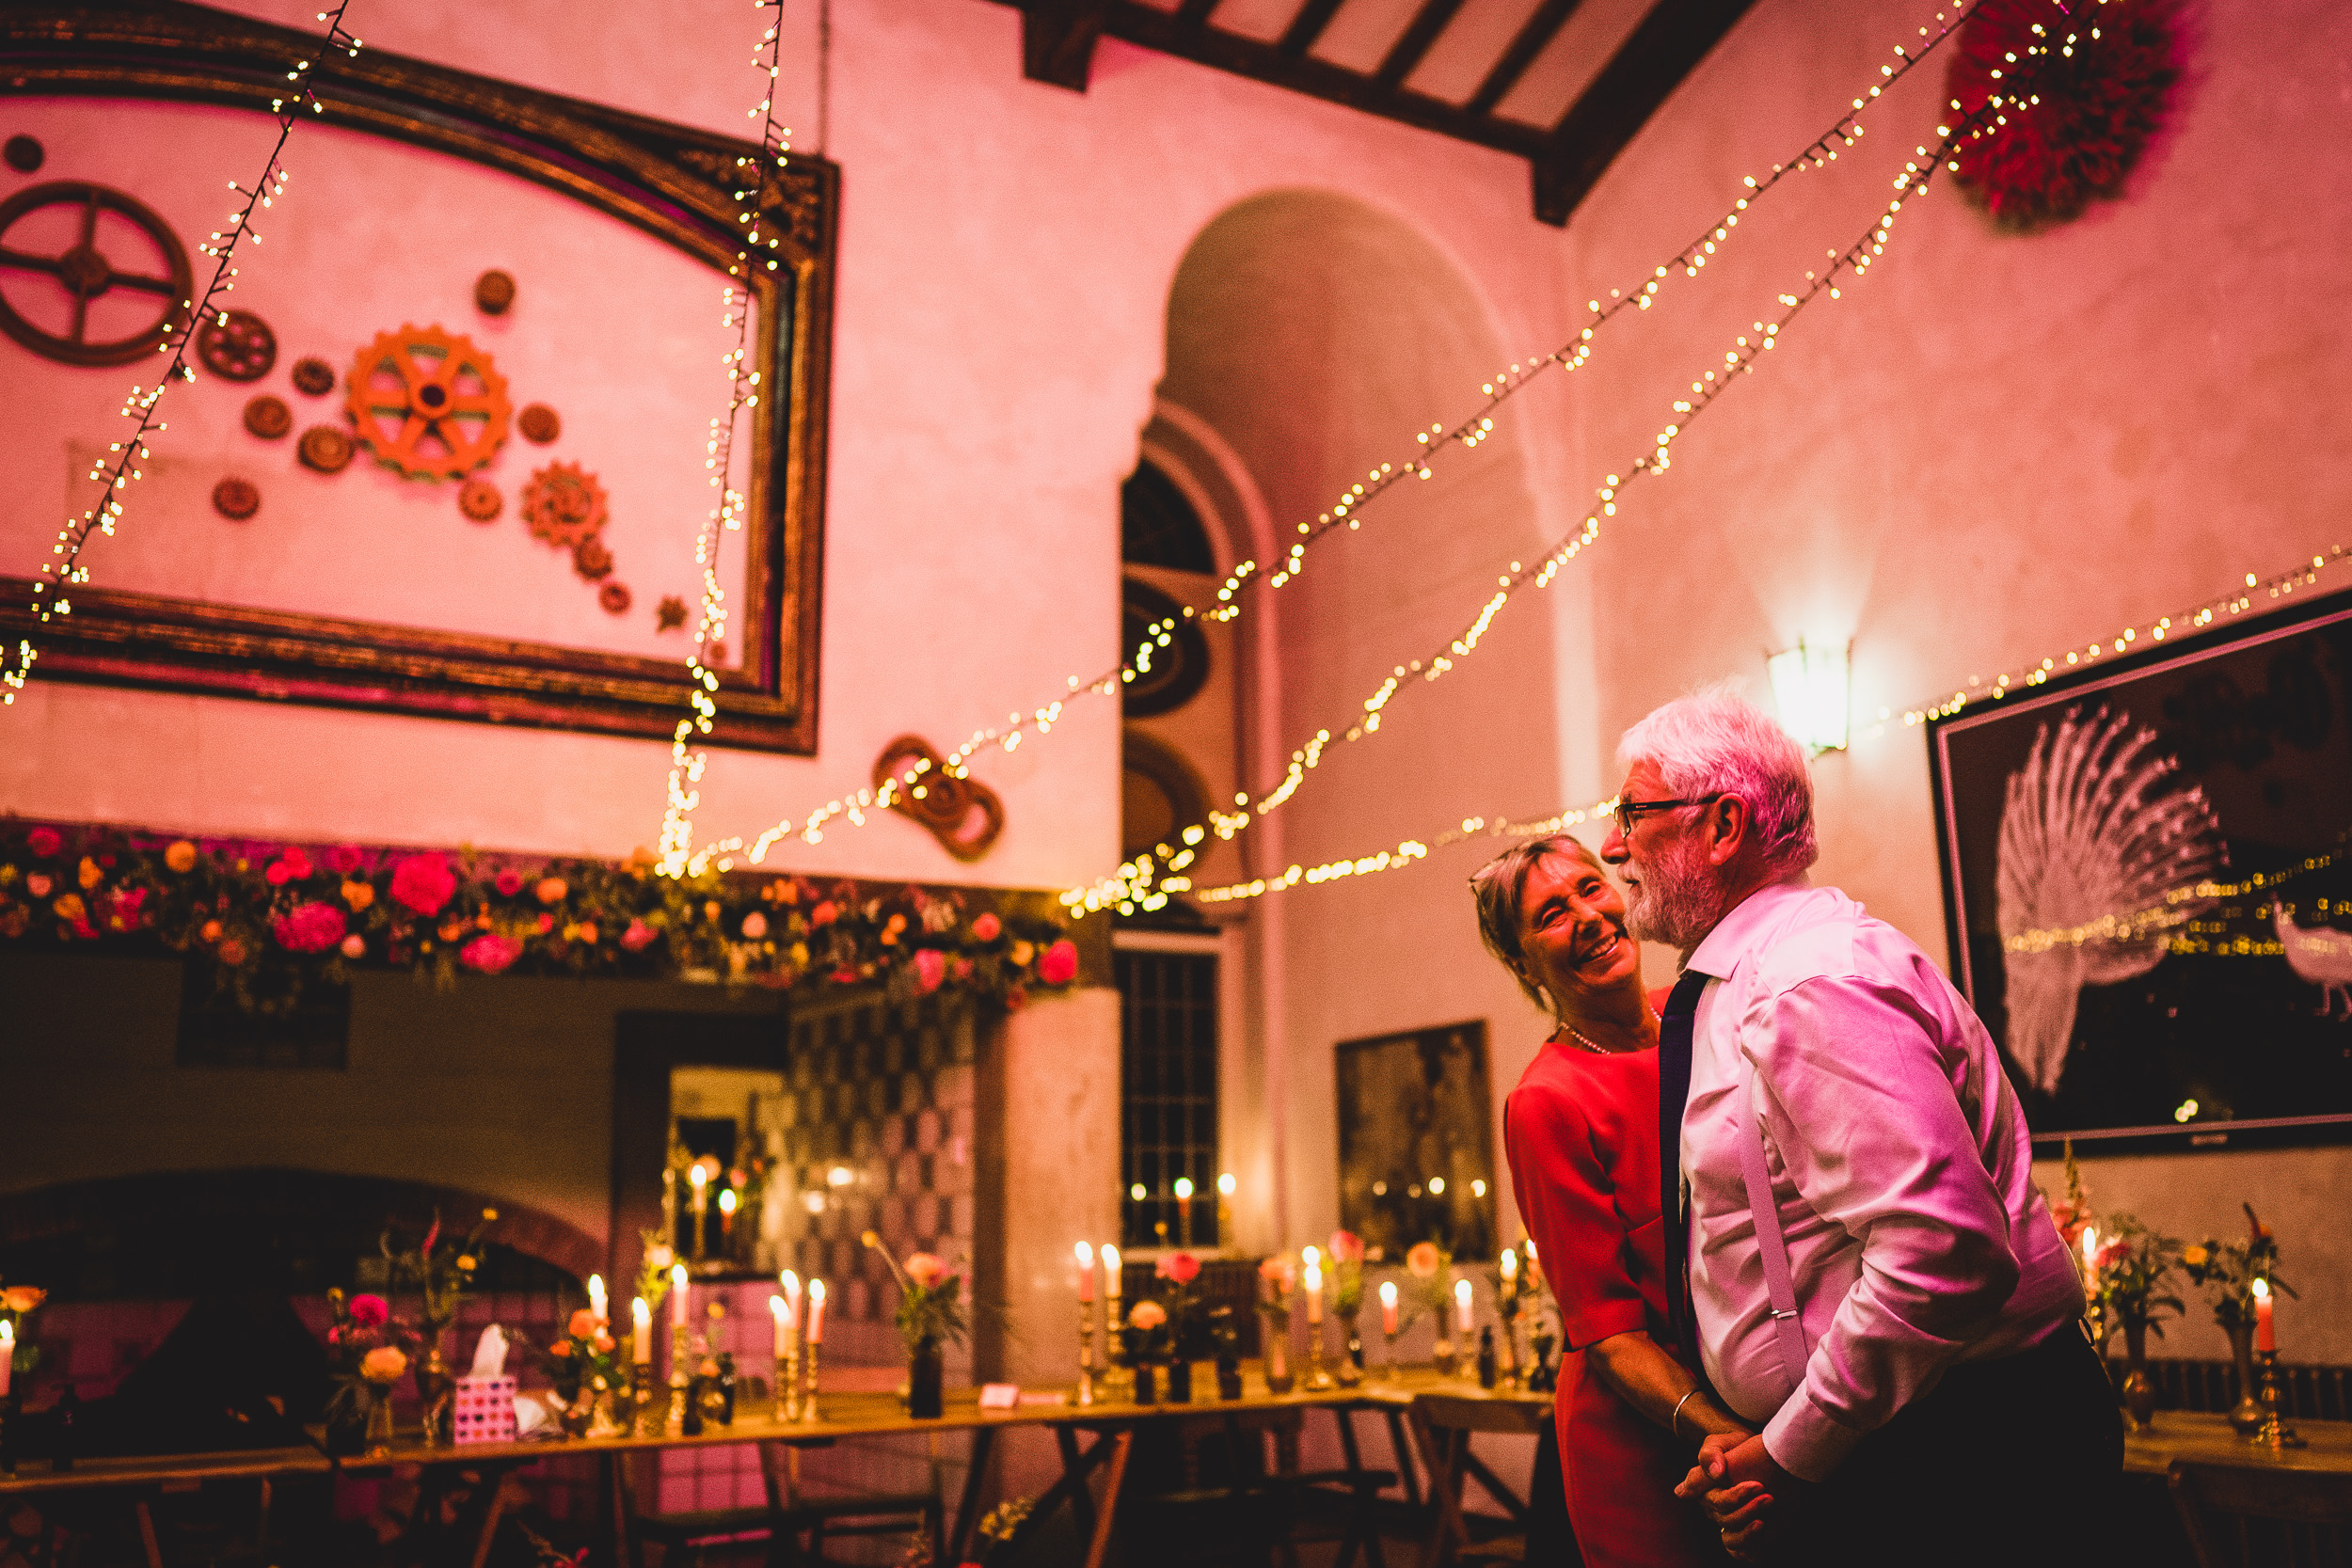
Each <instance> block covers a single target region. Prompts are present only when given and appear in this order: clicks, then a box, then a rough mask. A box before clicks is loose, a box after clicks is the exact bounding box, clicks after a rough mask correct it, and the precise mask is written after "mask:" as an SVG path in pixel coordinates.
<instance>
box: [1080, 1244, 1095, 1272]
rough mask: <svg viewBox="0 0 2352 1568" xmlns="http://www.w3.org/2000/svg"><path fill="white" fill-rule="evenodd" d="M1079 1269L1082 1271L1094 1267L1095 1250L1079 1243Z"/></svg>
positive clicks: (1088, 1245)
mask: <svg viewBox="0 0 2352 1568" xmlns="http://www.w3.org/2000/svg"><path fill="white" fill-rule="evenodd" d="M1078 1267H1080V1268H1082V1269H1090V1268H1092V1267H1094V1248H1093V1247H1092V1246H1091V1245H1090V1244H1089V1243H1085V1242H1080V1243H1078Z"/></svg>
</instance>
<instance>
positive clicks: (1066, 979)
mask: <svg viewBox="0 0 2352 1568" xmlns="http://www.w3.org/2000/svg"><path fill="white" fill-rule="evenodd" d="M1037 977H1038V978H1039V979H1040V980H1042V981H1044V982H1045V984H1047V985H1049V986H1066V985H1068V984H1069V983H1070V982H1071V981H1073V980H1074V979H1076V978H1077V977H1078V944H1077V943H1076V942H1072V941H1071V940H1070V939H1069V938H1068V937H1064V938H1062V939H1061V940H1060V941H1059V942H1056V943H1054V945H1053V946H1051V947H1049V948H1047V949H1046V950H1045V957H1043V958H1040V959H1038V961H1037Z"/></svg>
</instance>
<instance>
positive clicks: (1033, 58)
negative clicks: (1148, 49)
mask: <svg viewBox="0 0 2352 1568" xmlns="http://www.w3.org/2000/svg"><path fill="white" fill-rule="evenodd" d="M1020 5H1021V74H1022V75H1024V76H1025V77H1027V78H1028V79H1029V80H1030V81H1032V82H1047V83H1050V84H1052V85H1053V86H1055V87H1068V88H1070V89H1071V90H1072V91H1073V92H1084V91H1086V90H1087V77H1088V76H1089V74H1090V73H1091V71H1093V68H1094V40H1096V39H1098V38H1100V37H1102V36H1103V18H1104V12H1105V11H1107V10H1108V9H1109V0H1020Z"/></svg>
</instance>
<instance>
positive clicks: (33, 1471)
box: [0, 1448, 335, 1568]
mask: <svg viewBox="0 0 2352 1568" xmlns="http://www.w3.org/2000/svg"><path fill="white" fill-rule="evenodd" d="M334 1468H335V1465H334V1462H333V1461H332V1460H330V1459H328V1458H327V1457H326V1455H325V1454H323V1453H321V1452H320V1451H319V1450H318V1449H310V1448H302V1449H250V1450H247V1451H245V1452H239V1453H191V1454H160V1455H155V1456H153V1457H149V1458H139V1459H83V1460H77V1461H76V1462H75V1463H74V1465H73V1467H72V1469H70V1470H57V1469H53V1468H52V1467H51V1466H50V1465H49V1463H48V1462H47V1461H46V1460H43V1461H40V1463H38V1464H28V1465H24V1466H22V1467H21V1468H19V1469H18V1470H17V1471H16V1472H15V1473H13V1474H8V1475H0V1501H5V1500H7V1499H8V1498H10V1497H36V1496H46V1495H48V1494H51V1493H57V1492H91V1491H103V1490H115V1491H123V1492H128V1493H131V1494H132V1498H131V1511H132V1515H133V1517H134V1518H135V1520H136V1521H137V1524H138V1528H139V1544H140V1546H141V1547H143V1548H144V1549H145V1551H146V1554H147V1560H148V1564H149V1568H163V1547H162V1544H161V1543H160V1542H158V1541H157V1540H156V1537H155V1515H154V1511H153V1510H152V1509H151V1507H150V1506H149V1504H150V1502H151V1498H152V1497H157V1496H161V1495H162V1494H164V1493H167V1492H193V1491H195V1490H196V1489H197V1488H198V1487H199V1486H201V1485H203V1484H204V1483H205V1482H206V1481H254V1482H256V1483H257V1490H258V1491H259V1494H260V1497H259V1501H258V1505H257V1509H256V1513H255V1517H254V1527H253V1549H254V1553H255V1555H256V1556H257V1557H260V1558H261V1559H262V1560H263V1561H267V1560H268V1559H267V1557H266V1556H263V1555H262V1554H265V1553H266V1552H267V1551H268V1550H269V1510H270V1495H271V1491H272V1488H273V1487H274V1486H275V1485H276V1483H277V1482H278V1481H283V1480H286V1479H288V1478H290V1477H294V1476H326V1475H331V1474H333V1473H334ZM41 1528H42V1531H43V1532H44V1535H45V1534H46V1533H47V1532H48V1531H49V1530H50V1529H51V1528H52V1525H51V1522H50V1519H49V1516H48V1515H47V1514H46V1513H44V1514H43V1515H42V1524H41Z"/></svg>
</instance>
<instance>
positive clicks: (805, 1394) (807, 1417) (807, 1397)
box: [801, 1339, 823, 1426]
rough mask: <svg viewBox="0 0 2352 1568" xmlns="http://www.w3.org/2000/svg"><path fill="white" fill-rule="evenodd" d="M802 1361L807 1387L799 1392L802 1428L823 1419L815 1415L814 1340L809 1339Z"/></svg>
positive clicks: (815, 1376)
mask: <svg viewBox="0 0 2352 1568" xmlns="http://www.w3.org/2000/svg"><path fill="white" fill-rule="evenodd" d="M803 1359H804V1360H805V1362H806V1363H807V1372H808V1386H806V1387H804V1388H803V1389H802V1390H801V1424H802V1425H803V1426H815V1425H816V1424H817V1423H818V1421H819V1420H821V1419H823V1418H822V1417H820V1416H818V1414H817V1341H816V1340H814V1339H811V1340H810V1341H809V1342H808V1352H807V1354H806V1355H805V1356H804V1357H803Z"/></svg>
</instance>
